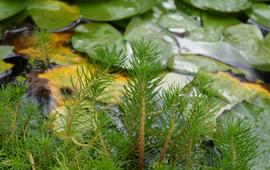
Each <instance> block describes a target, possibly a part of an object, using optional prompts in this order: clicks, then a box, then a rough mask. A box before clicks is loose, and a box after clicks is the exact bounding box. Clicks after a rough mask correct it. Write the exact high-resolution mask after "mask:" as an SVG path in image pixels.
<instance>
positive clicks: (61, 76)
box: [40, 64, 127, 104]
mask: <svg viewBox="0 0 270 170" xmlns="http://www.w3.org/2000/svg"><path fill="white" fill-rule="evenodd" d="M81 66H82V65H81V64H74V65H69V66H64V67H59V68H54V69H52V70H50V71H48V72H46V73H44V74H41V75H40V77H41V78H47V79H49V80H50V81H52V83H53V84H55V85H56V87H57V89H58V93H59V94H60V89H61V88H69V89H72V90H74V89H73V88H74V87H73V86H72V83H71V80H72V81H73V82H74V83H75V84H74V85H75V87H76V86H77V83H78V77H77V70H78V69H79V68H80V67H81ZM92 67H94V65H92ZM126 83H127V78H126V77H125V76H123V75H121V74H119V75H118V76H117V78H116V81H114V82H113V83H112V85H110V86H109V87H108V88H107V89H106V90H105V91H106V92H105V94H106V98H109V100H106V101H101V102H104V103H110V104H115V103H118V102H119V101H120V96H121V95H122V93H121V90H122V87H123V85H124V84H126ZM63 100H64V99H63ZM60 103H61V102H60Z"/></svg>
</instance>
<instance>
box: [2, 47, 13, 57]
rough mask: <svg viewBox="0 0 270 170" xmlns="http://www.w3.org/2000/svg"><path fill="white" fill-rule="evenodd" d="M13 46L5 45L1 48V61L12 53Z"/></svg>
mask: <svg viewBox="0 0 270 170" xmlns="http://www.w3.org/2000/svg"><path fill="white" fill-rule="evenodd" d="M12 50H13V46H9V45H5V46H2V45H1V46H0V59H3V58H5V57H7V56H8V55H9V54H11V53H12Z"/></svg>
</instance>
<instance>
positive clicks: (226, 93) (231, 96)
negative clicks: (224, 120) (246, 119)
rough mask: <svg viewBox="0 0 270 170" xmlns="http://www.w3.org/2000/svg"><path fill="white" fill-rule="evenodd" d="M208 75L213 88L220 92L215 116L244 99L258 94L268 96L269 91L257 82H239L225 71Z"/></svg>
mask: <svg viewBox="0 0 270 170" xmlns="http://www.w3.org/2000/svg"><path fill="white" fill-rule="evenodd" d="M209 76H210V77H212V78H213V80H214V81H213V83H212V86H213V88H214V89H215V90H216V91H218V92H219V93H220V96H219V97H217V100H219V101H218V104H217V108H218V109H217V114H216V115H217V117H218V116H219V115H221V114H222V113H223V112H224V111H226V110H230V109H232V108H233V107H234V106H236V105H237V104H239V103H241V102H243V101H244V100H249V99H251V98H253V97H256V96H258V95H260V96H270V93H269V92H268V91H267V90H265V89H264V88H263V87H261V86H260V85H259V84H254V83H247V82H241V81H240V80H239V79H237V78H234V77H232V76H231V75H229V74H227V73H223V72H219V73H217V74H212V75H211V74H210V75H209Z"/></svg>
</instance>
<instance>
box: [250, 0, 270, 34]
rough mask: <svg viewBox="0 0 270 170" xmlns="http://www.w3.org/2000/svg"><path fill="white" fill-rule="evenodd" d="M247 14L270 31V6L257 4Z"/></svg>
mask: <svg viewBox="0 0 270 170" xmlns="http://www.w3.org/2000/svg"><path fill="white" fill-rule="evenodd" d="M247 14H248V16H249V17H250V18H251V19H252V20H254V21H255V22H257V23H258V24H260V25H262V26H265V27H266V28H268V29H270V5H267V4H264V3H255V4H254V5H253V6H252V9H251V10H250V11H248V12H247Z"/></svg>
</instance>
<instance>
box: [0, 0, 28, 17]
mask: <svg viewBox="0 0 270 170" xmlns="http://www.w3.org/2000/svg"><path fill="white" fill-rule="evenodd" d="M26 4H27V3H26V1H23V0H12V1H11V0H1V1H0V21H1V20H4V19H6V18H9V17H11V16H13V15H15V14H17V13H18V12H20V11H22V10H23V9H24V8H25V7H26Z"/></svg>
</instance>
